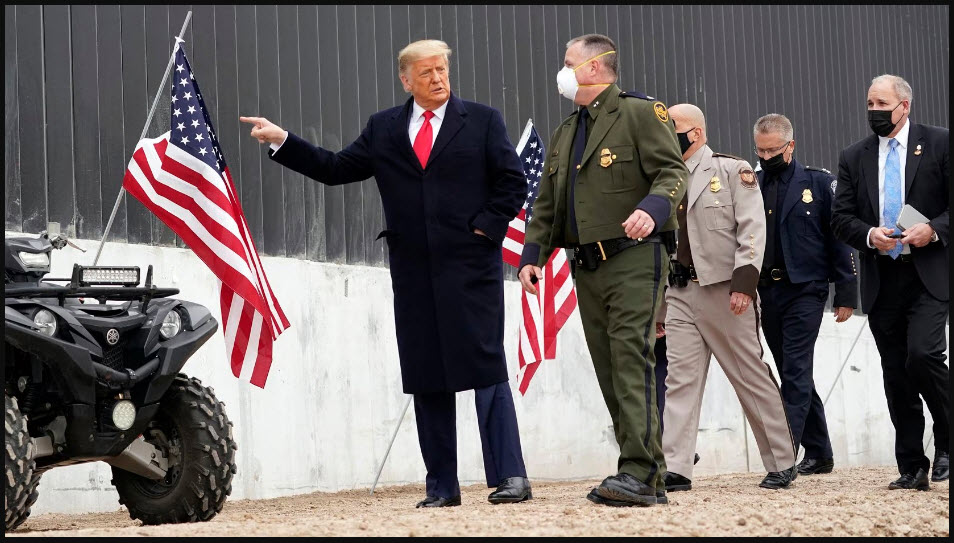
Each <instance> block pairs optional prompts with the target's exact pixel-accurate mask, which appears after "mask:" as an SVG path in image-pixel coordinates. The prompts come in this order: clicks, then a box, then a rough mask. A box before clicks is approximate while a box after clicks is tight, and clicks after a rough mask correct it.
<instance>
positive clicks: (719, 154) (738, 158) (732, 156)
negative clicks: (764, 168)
mask: <svg viewBox="0 0 954 543" xmlns="http://www.w3.org/2000/svg"><path fill="white" fill-rule="evenodd" d="M712 156H715V157H722V158H734V159H736V160H745V159H744V158H741V157H737V156H735V155H727V154H725V153H712Z"/></svg>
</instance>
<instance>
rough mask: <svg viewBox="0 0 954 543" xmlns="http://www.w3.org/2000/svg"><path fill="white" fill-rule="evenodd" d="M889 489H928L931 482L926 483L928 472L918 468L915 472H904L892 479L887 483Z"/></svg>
mask: <svg viewBox="0 0 954 543" xmlns="http://www.w3.org/2000/svg"><path fill="white" fill-rule="evenodd" d="M888 488H890V489H891V490H911V489H914V490H930V489H931V484H930V483H928V474H927V472H926V471H924V469H918V472H917V473H905V474H903V475H901V477H899V478H898V480H897V481H892V482H891V484H889V485H888Z"/></svg>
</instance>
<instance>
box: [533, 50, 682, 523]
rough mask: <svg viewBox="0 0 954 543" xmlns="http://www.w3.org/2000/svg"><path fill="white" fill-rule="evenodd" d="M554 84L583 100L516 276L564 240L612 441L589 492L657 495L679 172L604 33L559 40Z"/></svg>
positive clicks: (665, 132)
mask: <svg viewBox="0 0 954 543" xmlns="http://www.w3.org/2000/svg"><path fill="white" fill-rule="evenodd" d="M564 64H565V67H564V68H563V70H562V71H561V72H560V74H559V75H558V76H557V83H558V88H559V89H560V92H561V94H562V95H563V96H564V97H566V98H569V99H571V100H573V101H574V103H575V104H577V105H579V106H582V107H580V108H579V110H578V111H577V112H575V113H573V114H572V115H570V116H569V117H568V118H567V119H566V120H565V121H564V122H563V123H562V124H561V125H560V126H559V127H557V129H556V131H555V132H554V134H553V137H552V139H551V141H550V144H549V145H548V149H549V152H548V156H547V160H546V162H545V164H544V176H543V178H542V181H541V183H542V184H541V186H540V193H539V196H538V198H537V201H536V203H535V204H534V217H533V220H532V221H531V222H530V224H529V225H528V226H527V234H526V241H525V245H524V250H523V256H522V258H521V262H520V274H519V276H520V281H521V283H522V284H523V286H524V288H525V289H526V290H527V292H530V293H531V294H535V293H536V289H535V287H534V286H533V284H532V282H531V277H540V276H541V272H540V267H541V266H543V265H544V263H546V262H547V260H548V259H549V257H550V255H551V254H552V252H553V251H554V250H558V249H559V248H561V247H567V248H573V253H574V257H573V262H574V268H575V269H574V276H575V279H576V288H577V299H578V301H579V307H580V316H581V317H582V320H583V331H584V334H585V336H586V343H587V347H588V348H589V351H590V356H591V358H592V360H593V367H594V369H595V370H596V377H597V381H598V382H599V386H600V390H601V391H602V393H603V399H604V401H605V402H606V407H607V408H608V409H609V413H610V417H611V418H612V420H613V430H614V432H615V434H616V440H617V442H618V443H619V448H620V456H619V461H618V474H617V475H614V476H611V477H607V478H606V479H605V480H604V481H603V483H602V484H601V485H600V486H599V487H598V488H595V489H593V491H592V492H590V495H589V496H588V498H589V499H590V500H591V501H594V502H596V503H599V504H604V505H614V506H630V505H642V506H645V505H653V504H656V503H666V501H667V499H666V496H665V489H664V483H663V480H662V474H663V472H664V471H665V469H666V467H665V460H664V457H663V454H662V449H661V443H660V429H659V416H658V412H657V410H656V398H655V394H656V388H655V382H654V381H655V379H654V367H653V366H654V356H653V346H654V344H655V339H656V338H655V327H654V324H655V322H654V316H655V314H656V311H657V309H658V307H659V304H660V302H661V299H662V293H663V281H665V280H666V275H667V273H668V269H667V266H666V262H667V259H668V254H669V251H670V250H671V246H672V245H673V243H670V248H667V247H666V243H665V240H666V239H667V238H668V239H669V240H670V241H673V240H674V235H673V230H674V229H675V227H676V218H675V215H674V213H673V210H674V209H675V204H676V203H677V202H679V200H680V199H682V196H683V194H684V192H685V187H686V179H687V177H688V171H687V170H686V166H685V164H684V163H683V162H682V160H681V159H680V157H679V146H678V144H677V142H676V135H675V131H674V127H673V124H672V122H671V121H670V119H669V113H668V111H667V109H666V106H665V105H664V104H663V103H662V102H659V101H654V100H652V99H650V98H649V97H646V96H643V95H635V94H630V93H623V92H620V89H619V87H617V86H616V84H615V81H616V78H617V55H616V45H615V44H614V43H613V41H612V40H611V39H610V38H608V37H606V36H602V35H599V34H590V35H586V36H581V37H579V38H575V39H573V40H571V41H570V42H569V43H568V44H567V51H566V55H565V59H564Z"/></svg>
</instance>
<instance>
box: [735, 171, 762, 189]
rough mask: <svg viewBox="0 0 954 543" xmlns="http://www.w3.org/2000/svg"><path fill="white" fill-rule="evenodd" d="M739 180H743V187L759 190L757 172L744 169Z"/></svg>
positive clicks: (740, 172)
mask: <svg viewBox="0 0 954 543" xmlns="http://www.w3.org/2000/svg"><path fill="white" fill-rule="evenodd" d="M739 178H740V179H742V187H743V188H747V189H757V188H759V181H758V179H757V178H756V177H755V172H753V171H752V170H751V169H750V168H749V167H747V166H746V167H743V168H742V169H741V170H739Z"/></svg>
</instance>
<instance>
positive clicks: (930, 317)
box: [831, 75, 951, 490]
mask: <svg viewBox="0 0 954 543" xmlns="http://www.w3.org/2000/svg"><path fill="white" fill-rule="evenodd" d="M911 100H912V92H911V86H910V85H909V84H908V83H907V82H906V81H905V80H904V79H902V78H900V77H898V76H894V75H882V76H878V77H876V78H874V79H873V80H872V82H871V87H870V88H869V89H868V123H869V125H870V126H871V129H872V131H873V132H874V135H871V136H868V137H866V138H865V139H863V140H861V141H859V142H858V143H855V144H854V145H852V146H851V147H848V148H847V149H845V150H843V151H842V152H841V156H840V157H839V159H838V185H837V192H836V194H835V204H834V209H833V210H832V220H831V224H832V229H833V230H834V232H835V236H837V237H838V238H839V239H841V240H843V241H844V242H846V243H848V244H849V245H851V246H852V247H854V248H856V249H858V251H859V256H860V260H861V307H862V309H863V310H864V311H865V312H866V313H868V322H869V325H870V327H871V332H872V334H873V335H874V338H875V342H876V343H877V345H878V351H879V352H880V353H881V367H882V370H883V372H884V389H885V394H886V395H887V400H888V411H889V412H890V414H891V422H892V423H893V424H894V428H895V432H896V437H895V448H894V453H895V457H896V459H897V461H898V471H899V472H900V473H901V477H900V478H899V479H898V480H896V481H894V482H892V483H891V484H890V485H889V488H892V489H895V488H904V489H911V488H916V489H918V490H927V489H928V488H929V483H928V475H927V472H928V471H929V470H930V469H931V467H930V463H929V462H928V459H927V457H926V456H925V455H924V446H923V444H922V442H921V440H922V437H923V433H924V413H923V410H922V408H921V398H922V397H923V398H924V401H925V402H926V403H927V406H928V409H929V410H930V411H931V416H932V417H934V438H935V440H934V443H935V445H934V446H935V456H934V469H933V471H932V474H931V478H932V480H934V481H943V480H945V479H947V478H948V476H949V471H950V468H949V456H948V455H949V452H950V445H951V442H950V435H949V422H948V408H949V396H948V387H949V386H950V376H949V371H948V367H947V366H946V365H945V363H944V361H945V358H946V357H945V355H944V351H945V349H946V348H947V342H946V339H945V337H944V326H945V324H946V321H947V318H948V311H949V307H948V303H949V300H950V297H949V286H948V277H949V275H948V274H949V271H948V270H949V256H948V249H947V245H948V243H949V241H948V240H949V238H948V233H949V225H950V204H949V201H948V198H949V189H948V186H949V183H950V173H951V171H950V162H949V160H950V135H949V131H948V130H947V129H945V128H938V127H934V126H926V125H921V124H915V123H912V122H910V120H909V119H908V115H909V114H910V112H911ZM905 204H909V205H911V206H912V207H914V208H915V209H916V210H917V211H919V212H920V213H921V214H922V215H924V217H926V218H927V219H928V221H927V222H926V223H918V224H915V225H913V226H909V227H908V228H907V229H906V230H904V231H903V232H899V230H900V229H898V228H896V224H897V220H898V215H899V214H900V212H901V209H902V207H903V206H904V205H905ZM898 234H900V237H891V236H898Z"/></svg>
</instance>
